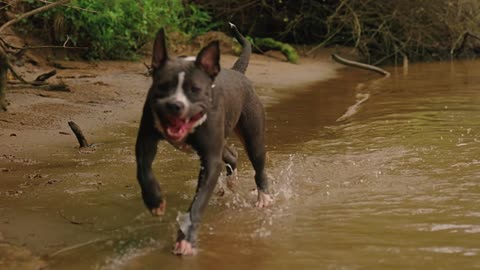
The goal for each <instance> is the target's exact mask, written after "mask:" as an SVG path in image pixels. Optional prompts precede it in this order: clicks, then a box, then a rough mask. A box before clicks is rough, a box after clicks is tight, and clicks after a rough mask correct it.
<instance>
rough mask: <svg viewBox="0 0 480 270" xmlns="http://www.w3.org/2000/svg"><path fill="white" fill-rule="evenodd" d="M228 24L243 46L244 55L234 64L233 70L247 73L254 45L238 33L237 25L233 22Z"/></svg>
mask: <svg viewBox="0 0 480 270" xmlns="http://www.w3.org/2000/svg"><path fill="white" fill-rule="evenodd" d="M228 24H229V25H230V28H231V29H232V31H233V34H234V36H235V38H236V39H237V40H238V42H239V43H240V44H241V45H242V53H241V54H240V57H239V58H238V59H237V62H235V64H233V67H232V69H233V70H236V71H238V72H241V73H245V71H247V67H248V62H249V61H250V55H251V54H252V45H251V44H250V42H248V40H247V39H246V38H245V37H244V36H243V35H242V34H241V33H240V32H239V31H238V29H237V26H235V24H233V23H231V22H229V23H228Z"/></svg>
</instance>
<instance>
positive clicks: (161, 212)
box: [150, 200, 167, 217]
mask: <svg viewBox="0 0 480 270" xmlns="http://www.w3.org/2000/svg"><path fill="white" fill-rule="evenodd" d="M166 209H167V202H166V201H165V200H162V202H161V203H160V205H159V206H158V207H157V208H152V209H150V213H151V214H152V216H157V217H158V216H163V215H165V210H166Z"/></svg>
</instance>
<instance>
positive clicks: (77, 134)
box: [68, 121, 90, 148]
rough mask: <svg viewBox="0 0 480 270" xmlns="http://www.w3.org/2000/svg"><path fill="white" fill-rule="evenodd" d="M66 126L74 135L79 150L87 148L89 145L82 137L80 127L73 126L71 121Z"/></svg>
mask: <svg viewBox="0 0 480 270" xmlns="http://www.w3.org/2000/svg"><path fill="white" fill-rule="evenodd" d="M68 125H69V126H70V128H71V129H72V131H73V133H74V134H75V137H77V140H78V143H79V144H80V148H84V147H89V146H90V145H89V144H88V142H87V139H85V136H84V135H83V132H82V130H81V129H80V127H79V126H78V125H77V124H75V122H73V121H69V122H68Z"/></svg>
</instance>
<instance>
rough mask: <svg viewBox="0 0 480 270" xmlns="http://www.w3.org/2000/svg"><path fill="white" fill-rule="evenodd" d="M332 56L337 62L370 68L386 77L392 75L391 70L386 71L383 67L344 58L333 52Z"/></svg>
mask: <svg viewBox="0 0 480 270" xmlns="http://www.w3.org/2000/svg"><path fill="white" fill-rule="evenodd" d="M332 58H333V60H335V62H337V63H340V64H343V65H346V66H350V67H356V68H361V69H365V70H370V71H373V72H376V73H379V74H382V75H383V76H385V77H389V76H390V72H388V71H386V70H384V69H382V68H379V67H376V66H372V65H368V64H364V63H360V62H357V61H352V60H347V59H345V58H342V57H340V56H338V55H337V54H332Z"/></svg>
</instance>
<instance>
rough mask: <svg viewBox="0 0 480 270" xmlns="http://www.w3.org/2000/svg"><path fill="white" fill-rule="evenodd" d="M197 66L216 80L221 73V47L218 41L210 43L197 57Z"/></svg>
mask: <svg viewBox="0 0 480 270" xmlns="http://www.w3.org/2000/svg"><path fill="white" fill-rule="evenodd" d="M195 65H196V66H197V67H199V68H200V69H202V70H203V71H205V72H206V73H207V74H208V76H210V78H212V79H214V78H215V77H216V76H217V74H218V73H219V72H220V45H219V43H218V40H215V41H212V42H210V43H209V44H208V45H207V46H206V47H204V48H203V49H202V50H201V51H200V52H199V53H198V55H197V60H196V61H195Z"/></svg>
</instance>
